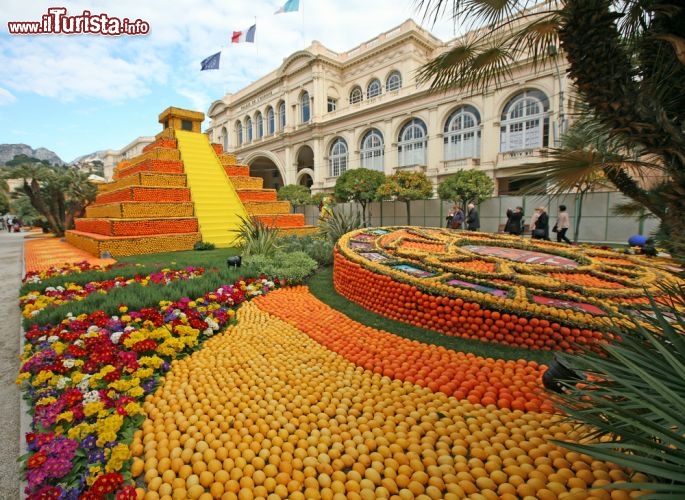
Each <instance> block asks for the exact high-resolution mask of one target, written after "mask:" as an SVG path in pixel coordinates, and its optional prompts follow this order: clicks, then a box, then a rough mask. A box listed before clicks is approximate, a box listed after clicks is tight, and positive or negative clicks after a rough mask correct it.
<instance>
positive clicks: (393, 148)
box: [207, 20, 570, 192]
mask: <svg viewBox="0 0 685 500" xmlns="http://www.w3.org/2000/svg"><path fill="white" fill-rule="evenodd" d="M467 36H468V35H467ZM450 43H454V42H450ZM450 43H445V42H442V41H440V40H438V39H437V38H435V37H434V36H433V35H432V34H430V33H429V32H427V31H426V30H424V29H422V28H421V27H419V26H418V25H417V24H416V23H414V22H413V21H411V20H408V21H406V22H405V23H403V24H402V25H400V26H398V27H397V28H394V29H392V30H390V31H388V32H385V33H381V34H379V35H378V37H376V38H374V39H373V40H370V41H369V42H366V43H364V44H361V45H359V46H357V47H355V48H353V49H351V50H349V51H348V52H345V53H335V52H333V51H330V50H329V49H327V48H325V47H324V46H322V45H321V44H319V43H318V42H314V43H313V44H312V45H311V46H310V47H308V48H307V49H305V50H303V51H298V52H296V53H294V54H292V55H291V56H290V57H289V58H286V60H285V61H284V62H283V64H282V65H281V67H280V68H278V69H277V70H274V71H272V72H271V73H269V74H267V75H265V76H264V77H262V78H260V79H259V80H258V81H256V82H254V83H252V84H250V85H249V86H247V87H245V88H244V89H241V90H240V91H238V92H236V93H235V94H229V95H227V96H224V98H222V99H220V100H218V101H216V102H215V103H213V104H212V106H211V107H210V109H209V111H208V113H207V115H208V116H209V117H210V119H211V121H210V124H209V127H208V129H207V133H208V134H209V136H210V139H211V140H212V141H213V142H217V143H221V144H223V145H224V146H225V148H226V149H227V150H228V151H230V152H233V153H235V154H236V155H237V156H238V158H239V160H241V161H242V162H243V163H247V164H249V165H250V166H251V167H255V168H254V169H251V173H252V175H260V174H259V171H260V170H261V167H262V166H263V167H264V169H266V170H268V169H269V168H271V167H273V168H275V169H277V171H278V173H279V174H280V177H281V179H280V182H281V183H282V185H285V184H297V183H302V182H301V181H302V178H303V177H302V174H303V172H305V171H306V173H310V172H311V174H310V176H311V177H312V178H313V184H312V186H311V188H312V191H313V192H320V191H330V190H331V189H332V188H333V186H334V185H335V181H336V179H337V177H336V176H335V175H333V174H332V173H331V169H330V160H331V157H330V153H331V146H332V144H333V143H334V141H335V140H336V139H337V138H342V139H344V140H345V142H346V144H347V148H348V155H347V165H346V168H347V169H351V168H358V167H359V166H361V159H360V149H361V143H362V139H363V137H364V135H365V134H366V133H367V132H368V131H369V130H371V129H373V128H375V129H377V130H378V131H380V132H381V134H382V136H383V141H384V148H383V155H384V156H383V157H384V162H383V171H384V173H386V174H387V175H390V174H393V173H395V172H396V171H397V170H398V169H399V168H403V167H402V166H401V165H400V163H399V152H398V138H399V134H400V131H401V130H402V127H403V126H404V125H405V124H407V123H408V122H410V121H411V120H412V119H415V118H418V119H420V120H422V121H423V123H424V124H425V125H426V127H427V135H426V143H425V147H426V155H425V159H424V160H421V161H420V162H417V163H415V164H410V165H407V167H408V168H412V169H415V170H421V171H424V172H425V173H426V174H427V175H428V177H429V178H430V179H431V181H432V182H433V183H434V185H435V186H437V185H438V183H439V182H440V180H441V179H442V178H444V177H445V176H447V175H449V174H451V173H454V172H456V171H457V170H459V169H468V168H479V169H481V170H483V171H485V172H487V173H488V174H489V175H490V176H492V177H493V178H495V179H500V178H506V177H507V176H508V175H509V173H508V172H509V170H510V169H511V168H512V167H517V166H519V165H521V164H522V163H526V162H535V161H538V160H539V156H538V152H539V149H540V148H539V146H547V145H553V143H554V140H555V138H556V137H558V134H557V132H558V124H559V121H560V116H561V113H560V111H561V109H560V107H561V106H562V102H561V100H560V99H559V96H560V89H562V88H563V90H564V93H565V95H570V93H569V89H567V88H566V87H567V86H568V82H567V81H566V79H565V78H564V77H563V74H564V72H563V70H564V62H563V60H559V61H557V65H554V64H550V65H548V66H547V67H542V68H540V67H538V68H534V67H533V66H532V65H531V64H530V63H529V62H526V61H522V62H521V63H520V64H519V65H518V66H517V67H516V68H515V69H514V72H513V75H512V78H511V80H509V81H508V82H505V83H503V84H502V85H500V86H499V87H498V88H496V89H494V88H493V89H489V90H486V91H484V92H476V93H474V92H468V91H466V90H464V89H455V90H450V91H448V92H443V91H440V92H431V91H430V89H429V88H428V86H427V85H422V84H418V83H417V81H416V79H415V75H416V72H417V70H418V69H419V68H420V67H421V66H422V65H423V64H425V63H427V62H428V61H430V60H431V59H432V58H434V57H435V56H436V55H438V54H439V53H441V52H442V51H445V50H447V49H448V48H449V46H450ZM393 71H397V72H399V73H400V74H401V76H402V86H401V87H400V88H399V89H395V90H389V91H388V90H387V89H386V88H385V83H386V79H387V77H388V75H389V74H390V73H391V72H393ZM374 78H377V79H378V80H380V82H381V84H382V85H383V89H382V92H381V93H380V94H379V95H377V96H375V97H371V98H367V95H366V91H367V86H368V84H369V82H371V80H372V79H374ZM355 86H359V87H361V89H362V91H363V92H364V94H365V95H364V99H363V100H362V101H360V102H350V94H351V91H352V89H353V88H354V87H355ZM533 90H535V91H540V92H542V94H544V96H546V100H547V102H548V109H547V110H546V111H545V113H544V119H545V120H546V122H547V124H548V129H547V138H546V139H545V142H544V144H539V145H538V146H536V147H525V146H524V147H521V148H519V149H517V150H515V151H509V152H506V153H502V152H500V150H501V147H500V127H501V126H502V123H501V116H502V111H503V109H504V108H505V106H506V104H507V102H508V101H509V100H510V99H512V97H514V96H516V95H517V94H519V93H520V92H522V91H533ZM303 92H307V93H308V94H309V96H310V102H309V104H310V109H311V117H310V120H309V121H308V122H306V123H305V122H303V121H302V120H301V116H300V115H301V111H302V109H301V96H302V93H303ZM329 98H331V99H335V100H336V106H335V109H334V110H329V108H328V107H327V105H328V100H329ZM281 102H284V103H285V106H286V111H287V113H286V114H287V123H286V125H285V127H283V128H281V127H279V126H277V127H276V130H275V132H274V133H273V134H268V133H266V126H265V135H264V136H263V137H258V136H257V133H256V128H255V126H256V121H257V120H256V117H257V113H261V115H262V116H263V117H264V119H265V120H266V117H267V110H268V108H269V107H272V108H273V109H274V110H275V112H276V115H278V113H277V110H278V105H279V103H281ZM463 105H471V106H473V107H474V108H475V109H476V110H477V111H478V112H479V114H480V118H481V121H480V125H479V127H478V130H479V133H480V135H481V139H480V141H481V148H480V152H479V154H478V155H473V156H465V157H461V158H459V159H456V160H446V159H445V155H444V145H443V141H444V127H445V123H446V121H447V119H448V118H449V116H450V114H451V113H452V112H453V111H455V110H456V109H457V108H459V107H460V106H463ZM566 105H567V103H563V106H566ZM248 118H250V119H251V120H252V127H253V132H252V136H253V139H252V141H250V142H246V140H245V139H246V138H247V135H248V134H247V131H246V130H245V123H246V121H247V119H248ZM276 121H277V122H278V116H276ZM237 123H240V125H241V126H242V135H243V143H242V144H238V134H237V131H236V124H237ZM541 142H542V141H541ZM309 149H310V150H311V151H312V152H313V155H312V159H311V160H310V161H303V156H304V155H302V154H301V153H302V151H307V150H309ZM267 164H268V165H270V166H267ZM253 170H254V171H253Z"/></svg>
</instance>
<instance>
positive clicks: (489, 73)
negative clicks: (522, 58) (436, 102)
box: [417, 40, 514, 91]
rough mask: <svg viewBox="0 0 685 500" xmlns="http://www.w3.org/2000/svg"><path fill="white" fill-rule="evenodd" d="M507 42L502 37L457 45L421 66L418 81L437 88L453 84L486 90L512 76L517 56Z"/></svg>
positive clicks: (440, 88) (444, 88)
mask: <svg viewBox="0 0 685 500" xmlns="http://www.w3.org/2000/svg"><path fill="white" fill-rule="evenodd" d="M508 44H509V41H507V40H500V41H496V42H492V41H491V42H489V44H482V43H481V44H477V43H473V44H468V43H467V44H464V45H458V46H455V47H453V48H452V49H450V50H449V51H447V52H445V53H443V54H440V55H439V56H437V57H436V58H435V59H433V60H432V61H430V62H429V63H427V64H426V65H424V66H422V67H421V68H419V70H418V72H417V81H418V82H419V83H426V82H430V88H431V90H434V91H436V90H447V89H450V88H454V87H463V88H465V89H468V90H483V89H485V88H486V87H488V86H489V85H492V84H494V85H496V86H500V85H501V84H502V82H504V81H506V80H507V79H510V78H511V68H512V63H513V62H514V59H513V57H512V54H511V52H510V50H509V48H508V47H507V45H508Z"/></svg>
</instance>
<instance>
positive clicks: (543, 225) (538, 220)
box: [530, 207, 549, 241]
mask: <svg viewBox="0 0 685 500" xmlns="http://www.w3.org/2000/svg"><path fill="white" fill-rule="evenodd" d="M530 226H531V229H532V234H531V237H532V238H533V239H534V240H547V241H549V215H547V210H545V207H537V208H536V209H535V213H534V214H533V220H532V221H531V224H530Z"/></svg>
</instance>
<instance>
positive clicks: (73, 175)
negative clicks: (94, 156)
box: [5, 161, 97, 236]
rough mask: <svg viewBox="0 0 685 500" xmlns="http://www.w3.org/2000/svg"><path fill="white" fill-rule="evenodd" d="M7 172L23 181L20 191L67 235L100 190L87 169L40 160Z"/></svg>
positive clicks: (58, 232)
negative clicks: (84, 170) (67, 166)
mask: <svg viewBox="0 0 685 500" xmlns="http://www.w3.org/2000/svg"><path fill="white" fill-rule="evenodd" d="M5 175H6V177H7V178H11V179H21V180H22V181H23V184H22V185H21V186H20V187H19V188H18V191H19V193H21V194H22V195H24V196H26V197H27V198H28V199H29V201H30V203H31V206H33V207H34V208H35V209H36V211H37V212H38V213H39V214H40V215H42V216H43V217H45V219H46V221H47V224H48V226H49V228H50V231H51V232H52V233H54V234H55V236H64V232H65V231H66V230H67V229H71V228H73V226H74V219H75V218H77V217H80V216H82V215H83V213H84V211H85V207H86V206H88V205H89V204H90V203H91V202H92V201H93V200H94V199H95V195H96V194H97V187H96V186H95V185H94V184H92V183H91V182H90V181H88V174H87V173H85V172H81V171H79V170H76V169H69V168H66V169H65V168H63V167H55V166H51V165H47V164H45V163H43V162H39V161H27V162H24V163H21V164H19V165H16V166H14V168H12V169H11V170H9V171H8V173H6V174H5Z"/></svg>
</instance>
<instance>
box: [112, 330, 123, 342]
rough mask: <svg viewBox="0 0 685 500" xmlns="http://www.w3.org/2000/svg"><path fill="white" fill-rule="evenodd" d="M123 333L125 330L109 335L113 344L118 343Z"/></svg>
mask: <svg viewBox="0 0 685 500" xmlns="http://www.w3.org/2000/svg"><path fill="white" fill-rule="evenodd" d="M123 334H124V332H112V335H110V336H109V339H110V340H111V341H112V344H118V343H119V339H120V338H121V336H122V335H123Z"/></svg>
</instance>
